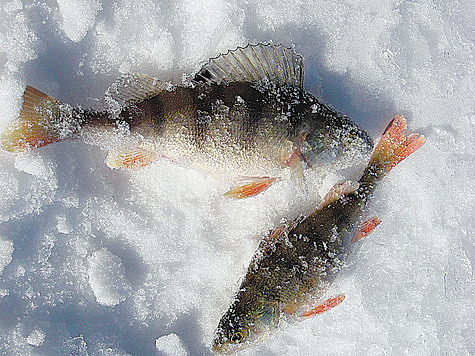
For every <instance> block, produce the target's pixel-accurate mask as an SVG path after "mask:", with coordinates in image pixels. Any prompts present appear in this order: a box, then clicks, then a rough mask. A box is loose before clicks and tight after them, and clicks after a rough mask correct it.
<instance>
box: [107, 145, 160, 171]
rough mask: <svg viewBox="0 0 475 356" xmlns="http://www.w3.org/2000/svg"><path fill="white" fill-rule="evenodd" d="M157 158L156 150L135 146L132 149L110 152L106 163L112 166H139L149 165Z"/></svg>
mask: <svg viewBox="0 0 475 356" xmlns="http://www.w3.org/2000/svg"><path fill="white" fill-rule="evenodd" d="M156 158H157V154H156V153H155V152H153V151H149V150H145V149H143V148H140V147H134V148H132V149H130V150H121V151H113V152H110V153H109V155H108V156H107V159H106V163H107V165H108V166H109V167H110V168H138V167H144V166H147V165H149V164H150V163H152V162H153V161H155V160H156Z"/></svg>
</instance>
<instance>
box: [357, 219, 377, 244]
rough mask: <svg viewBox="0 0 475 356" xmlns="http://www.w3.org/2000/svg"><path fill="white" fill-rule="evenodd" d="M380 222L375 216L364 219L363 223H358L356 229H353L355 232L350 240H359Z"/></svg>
mask: <svg viewBox="0 0 475 356" xmlns="http://www.w3.org/2000/svg"><path fill="white" fill-rule="evenodd" d="M380 223H381V219H379V218H378V217H376V216H375V217H374V218H371V219H368V220H366V221H364V222H363V223H361V224H360V226H358V229H357V230H356V231H355V234H354V235H353V238H352V239H351V242H356V241H359V240H361V239H362V238H363V237H365V236H368V235H369V234H370V233H371V231H373V230H374V228H375V227H376V226H378V225H379V224H380Z"/></svg>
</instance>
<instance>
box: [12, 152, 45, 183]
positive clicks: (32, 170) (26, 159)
mask: <svg viewBox="0 0 475 356" xmlns="http://www.w3.org/2000/svg"><path fill="white" fill-rule="evenodd" d="M15 168H16V169H18V170H19V171H20V172H25V173H28V174H31V175H32V176H35V177H36V178H40V179H47V178H48V173H50V172H51V170H48V168H47V167H46V165H45V162H44V161H43V160H42V159H41V158H40V157H34V156H31V155H20V156H18V157H17V158H16V159H15Z"/></svg>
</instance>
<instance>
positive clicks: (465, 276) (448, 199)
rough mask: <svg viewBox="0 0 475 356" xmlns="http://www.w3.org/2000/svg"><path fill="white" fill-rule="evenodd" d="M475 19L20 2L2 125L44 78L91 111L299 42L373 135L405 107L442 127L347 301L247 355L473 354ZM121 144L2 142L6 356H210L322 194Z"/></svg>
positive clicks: (321, 84) (390, 3)
mask: <svg viewBox="0 0 475 356" xmlns="http://www.w3.org/2000/svg"><path fill="white" fill-rule="evenodd" d="M474 19H475V10H474V6H473V2H472V1H470V0H454V1H445V0H432V1H423V0H419V1H401V0H397V1H396V0H382V1H373V0H358V1H354V0H352V1H340V0H338V1H335V0H320V1H311V0H301V1H292V0H290V1H289V0H271V1H267V0H248V1H245V2H240V1H234V0H228V1H225V0H204V1H195V0H174V1H172V0H164V1H152V0H119V1H113V0H103V1H100V0H81V1H72V0H57V1H54V0H39V1H32V0H23V1H20V0H12V1H9V0H2V1H1V5H0V103H1V108H2V109H1V110H0V126H1V127H3V126H5V125H6V123H7V122H8V121H10V120H14V119H15V117H16V116H17V115H18V112H19V109H20V105H21V95H22V93H23V90H24V88H25V86H26V85H27V84H29V85H31V86H34V87H36V88H38V89H40V90H42V91H44V92H46V93H48V94H50V95H52V96H54V97H56V98H57V99H59V100H61V101H64V102H67V103H69V104H71V105H82V106H83V107H91V106H93V105H95V104H96V103H97V99H101V98H102V97H103V95H104V92H105V90H106V89H107V87H108V86H109V85H110V84H111V83H112V82H113V81H114V80H115V79H116V78H117V77H118V76H120V75H121V74H122V73H126V72H141V73H147V74H149V75H153V76H157V77H159V78H162V79H164V80H167V81H172V82H174V83H180V82H181V81H182V78H183V76H187V75H190V74H192V73H193V72H194V71H195V70H197V69H198V68H199V66H200V65H201V64H202V63H203V62H205V61H206V60H207V58H209V57H212V56H216V55H217V54H219V53H221V52H225V51H226V50H228V49H230V48H235V47H236V46H238V45H245V44H247V43H248V42H253V43H256V42H259V41H266V40H273V41H274V43H284V44H287V45H290V44H294V45H295V48H296V50H297V51H298V52H300V53H302V54H303V56H304V58H305V65H306V71H305V75H306V77H305V78H306V79H305V85H306V88H307V89H308V90H309V91H311V92H312V93H314V94H315V95H317V96H318V97H319V98H321V99H322V100H324V101H325V102H327V103H328V104H330V105H331V106H333V107H334V108H336V109H337V110H339V111H340V112H342V113H345V114H346V115H348V116H350V117H352V118H353V119H354V120H355V121H356V122H357V123H359V124H360V125H361V127H362V128H364V129H365V130H367V131H368V132H369V133H370V135H371V136H373V137H374V138H375V139H376V138H378V137H379V135H380V134H381V133H382V131H383V129H384V127H385V126H386V125H387V124H388V122H389V120H390V119H391V118H392V117H393V116H394V115H396V114H398V113H402V114H404V115H405V116H406V117H407V120H408V125H409V129H410V130H411V131H416V132H419V133H421V134H424V135H425V136H426V139H427V143H426V145H425V146H424V147H423V148H421V149H420V150H419V151H418V152H417V153H416V154H414V155H413V156H411V157H410V158H409V159H407V160H406V161H404V162H403V163H402V164H400V166H398V167H397V168H396V169H394V170H393V171H392V172H391V174H390V175H389V176H388V178H387V179H386V180H385V181H384V183H383V184H382V185H381V186H380V188H379V189H378V190H377V192H376V194H375V196H374V198H373V200H372V202H371V204H370V206H369V207H368V210H369V214H376V215H378V216H379V217H380V218H381V219H382V221H383V222H382V224H381V225H380V226H378V228H377V229H376V230H375V231H374V232H373V233H372V234H371V235H370V236H369V237H368V238H366V239H365V240H364V241H363V242H361V244H360V245H359V246H358V247H357V248H356V249H355V251H354V253H353V254H352V256H351V258H350V259H349V261H348V266H347V268H345V270H344V271H343V272H342V273H341V276H340V278H339V279H338V280H337V281H336V283H335V284H334V285H333V286H332V289H331V290H330V291H329V292H328V295H329V296H330V295H334V294H337V293H344V294H345V295H346V299H345V301H344V302H343V303H342V304H341V305H339V306H338V307H336V308H334V309H332V310H331V311H329V312H327V313H324V314H322V315H320V316H317V317H314V318H311V319H308V320H306V321H303V322H301V323H298V324H294V325H289V326H287V327H283V328H281V329H280V330H279V331H278V332H277V333H276V334H274V335H273V336H271V337H269V338H267V339H266V340H265V341H264V342H262V343H260V344H259V345H257V346H256V347H254V348H252V349H249V350H246V351H244V352H243V354H244V355H361V354H372V355H383V354H385V355H387V354H397V355H401V354H410V355H469V354H474V353H475V337H474V335H475V327H474V320H475V311H474V301H475V298H474V294H475V293H474V283H473V270H472V268H473V267H472V266H473V262H474V258H475V244H474V239H473V233H474V231H473V222H474V213H473V206H474V178H473V177H474V175H475V170H474V167H473V163H474V158H473V153H474V148H473V147H474V144H475V142H474V95H473V92H474V88H475V80H474V58H473V55H474V33H475V20H474ZM105 155H106V152H104V151H102V150H101V149H100V148H99V147H98V145H97V143H96V144H90V143H88V142H85V140H84V139H83V138H79V139H75V140H69V141H65V142H61V143H57V144H54V145H50V146H48V147H44V148H41V149H38V150H36V151H34V152H30V153H27V154H9V153H6V152H0V353H2V354H6V355H30V354H31V355H126V354H130V355H187V354H188V355H210V354H211V351H210V350H209V345H210V343H211V341H212V339H213V333H214V329H215V327H216V325H217V323H218V321H219V319H220V317H221V315H222V314H223V313H224V311H225V310H226V309H227V308H228V306H229V304H230V303H231V301H232V298H233V294H234V292H235V291H236V288H237V287H238V285H239V280H240V278H242V276H243V275H244V273H245V270H246V267H247V264H248V262H249V260H250V258H251V256H252V254H253V251H254V250H255V248H256V246H257V243H258V241H259V239H260V238H261V237H262V236H263V235H264V234H265V232H266V231H267V230H268V229H270V228H271V227H272V226H274V225H275V224H277V223H278V222H279V221H280V219H282V218H283V217H293V216H295V215H297V214H298V213H299V212H300V211H301V210H302V209H303V208H304V207H308V206H309V204H315V203H316V202H317V201H318V199H319V198H320V197H319V196H308V194H307V195H306V194H305V193H304V192H301V191H300V190H299V187H296V186H293V185H292V184H291V182H286V181H281V182H279V183H278V184H275V185H274V186H273V187H271V188H270V189H268V190H267V191H265V192H264V193H263V194H261V195H259V196H257V197H254V198H250V199H245V200H242V201H231V200H227V199H225V198H223V196H222V193H223V192H225V191H226V190H227V189H229V183H227V182H221V181H216V180H214V179H212V178H210V177H208V176H207V175H206V174H204V173H203V172H197V171H193V170H191V169H187V168H183V167H177V166H175V165H173V164H171V163H168V162H158V163H156V164H153V165H151V166H149V167H146V168H144V169H141V170H135V171H132V172H126V171H119V170H111V169H109V168H108V167H107V166H106V165H105V164H104V159H105ZM317 183H318V184H320V186H321V188H320V189H321V190H322V191H324V189H327V188H329V186H331V182H315V184H317ZM309 191H310V192H314V190H309Z"/></svg>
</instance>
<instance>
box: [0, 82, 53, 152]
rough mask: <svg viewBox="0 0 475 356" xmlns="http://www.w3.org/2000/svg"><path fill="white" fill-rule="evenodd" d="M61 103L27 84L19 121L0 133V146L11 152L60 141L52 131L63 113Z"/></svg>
mask: <svg viewBox="0 0 475 356" xmlns="http://www.w3.org/2000/svg"><path fill="white" fill-rule="evenodd" d="M60 105H61V104H60V102H59V101H57V100H55V99H53V98H52V97H50V96H48V95H46V94H45V93H42V92H41V91H39V90H37V89H35V88H32V87H30V86H27V87H26V89H25V93H24V94H23V106H22V108H21V111H20V115H19V117H18V119H17V120H15V121H14V122H12V123H11V124H10V125H8V126H7V127H6V128H5V129H4V131H3V132H2V133H1V134H0V146H1V147H2V148H3V149H4V150H6V151H10V152H22V151H28V150H30V149H32V148H36V147H41V146H45V145H47V144H49V143H52V142H56V141H59V139H60V137H59V135H58V134H57V133H56V132H55V131H54V130H53V128H54V123H55V122H56V121H58V119H59V116H60Z"/></svg>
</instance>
